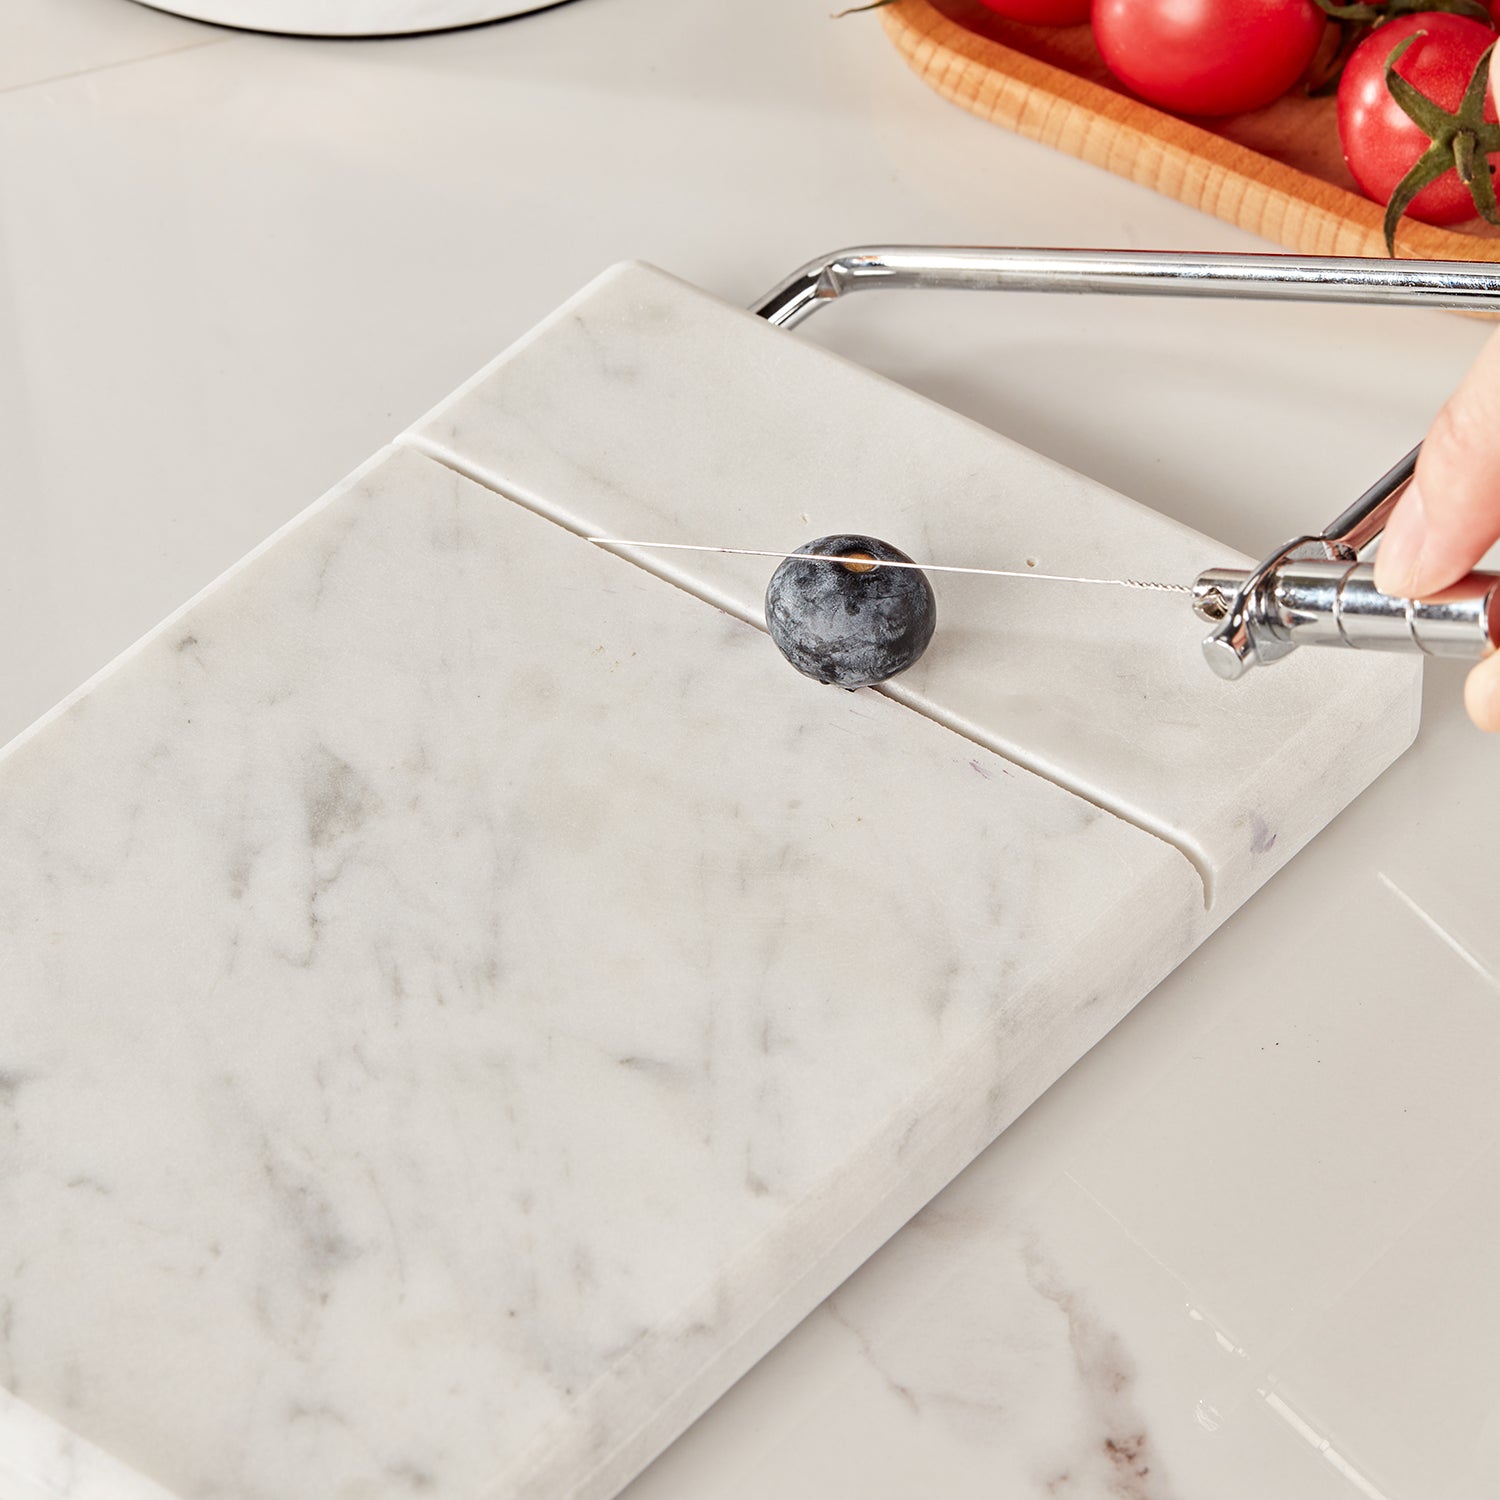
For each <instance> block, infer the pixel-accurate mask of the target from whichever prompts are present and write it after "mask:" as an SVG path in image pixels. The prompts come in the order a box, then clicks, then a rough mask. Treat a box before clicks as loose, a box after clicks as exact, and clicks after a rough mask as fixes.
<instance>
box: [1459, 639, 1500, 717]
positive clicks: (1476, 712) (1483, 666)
mask: <svg viewBox="0 0 1500 1500" xmlns="http://www.w3.org/2000/svg"><path fill="white" fill-rule="evenodd" d="M1464 707H1465V708H1467V709H1468V710H1469V717H1470V718H1471V719H1473V721H1474V722H1475V723H1476V724H1477V725H1478V726H1479V727H1480V728H1481V729H1484V730H1488V731H1489V733H1491V734H1500V651H1497V652H1496V653H1495V654H1494V655H1493V656H1491V657H1490V658H1489V659H1488V660H1487V661H1482V662H1480V663H1479V665H1478V666H1477V667H1475V668H1474V670H1473V671H1472V672H1470V673H1469V680H1468V681H1467V682H1466V683H1465V684H1464Z"/></svg>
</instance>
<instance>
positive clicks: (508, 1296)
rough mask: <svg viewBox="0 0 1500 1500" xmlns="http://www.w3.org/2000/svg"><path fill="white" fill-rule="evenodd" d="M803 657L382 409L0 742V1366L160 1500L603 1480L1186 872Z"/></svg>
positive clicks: (857, 1238) (882, 1217) (1088, 1014)
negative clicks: (324, 474)
mask: <svg viewBox="0 0 1500 1500" xmlns="http://www.w3.org/2000/svg"><path fill="white" fill-rule="evenodd" d="M797 687H798V682H797V680H796V679H794V678H792V677H791V676H790V674H789V673H788V671H787V669H786V667H785V666H784V664H783V663H782V662H781V661H780V659H779V657H777V656H776V655H775V653H774V652H773V651H771V650H770V649H769V648H768V646H767V643H766V641H765V638H764V637H763V636H762V635H761V633H760V632H759V631H757V630H755V629H754V628H752V627H750V626H748V625H746V624H744V623H743V622H741V621H738V620H735V619H733V618H732V617H730V616H727V615H724V614H721V613H719V612H718V611H715V610H711V609H708V608H706V607H705V606H704V605H703V604H702V603H701V602H699V601H698V600H696V599H693V598H691V597H690V596H688V595H687V594H685V593H683V592H682V591H681V590H678V589H675V588H672V587H670V586H668V585H666V584H664V583H663V582H661V581H660V580H658V579H656V578H653V577H651V576H649V575H647V574H646V573H644V572H643V571H641V570H639V569H637V568H635V567H633V566H631V565H629V564H628V563H625V562H623V561H621V560H620V559H617V558H613V557H609V556H607V555H605V554H604V553H601V552H599V551H597V550H595V549H593V548H591V547H589V546H588V545H587V544H585V543H583V542H581V541H579V540H578V539H577V538H575V537H573V536H570V535H568V534H567V533H566V532H565V531H563V530H562V529H560V528H559V527H557V526H555V525H553V524H552V523H550V522H548V521H545V520H543V519H541V518H539V517H537V516H535V515H532V514H530V513H528V512H526V511H525V510H523V509H522V508H520V507H518V506H515V505H511V504H509V503H507V502H505V501H503V500H500V499H498V498H497V497H496V496H494V495H493V494H491V493H489V492H488V491H485V490H482V489H480V488H479V487H478V486H476V485H474V484H472V483H470V482H469V481H467V480H464V479H462V478H461V477H459V476H457V475H455V474H454V473H452V472H451V471H450V470H448V469H445V468H443V467H441V466H439V465H438V464H436V463H434V462H432V461H431V460H430V459H428V458H426V457H425V456H422V455H420V454H418V453H416V452H414V451H412V450H409V449H398V450H396V451H394V452H393V453H391V454H390V455H388V456H386V457H383V458H381V459H380V460H379V461H377V462H376V463H374V464H373V465H371V466H370V467H369V468H367V469H366V470H365V471H364V472H363V473H362V474H361V475H360V476H358V477H357V478H356V479H355V480H353V481H352V482H351V483H350V484H348V485H347V486H345V487H343V488H341V489H340V490H339V491H337V492H336V493H335V494H334V495H332V496H331V497H329V498H328V499H326V500H325V501H323V502H321V503H320V504H319V505H318V506H316V507H315V508H314V509H313V510H312V511H311V512H309V513H307V514H306V515H305V516H304V518H303V519H302V520H301V521H299V522H298V523H296V524H295V525H294V526H293V528H291V529H290V530H289V531H287V532H286V533H284V534H283V535H282V536H281V537H280V538H279V539H277V540H276V541H275V542H274V543H273V544H272V545H271V546H270V547H269V548H268V549H267V550H265V551H264V552H262V553H261V554H260V555H259V556H258V557H256V558H255V559H254V560H253V561H252V562H251V563H249V564H248V565H247V566H245V567H243V568H241V569H240V570H239V571H237V572H236V573H235V574H234V575H233V576H232V577H230V578H229V579H227V580H225V581H224V582H222V583H221V584H220V585H219V586H217V587H216V588H215V589H214V590H212V591H211V592H210V593H209V594H207V595H206V596H204V597H203V598H201V599H200V600H198V601H197V602H196V603H195V604H193V605H192V606H191V607H189V608H188V609H187V610H186V611H185V612H184V613H182V614H181V615H179V616H177V617H175V618H174V619H173V620H172V621H170V622H169V623H168V624H167V625H166V626H165V627H163V628H162V629H161V630H159V631H158V632H157V633H156V634H155V635H153V636H152V637H151V638H150V639H149V640H147V641H146V642H144V643H143V644H142V645H141V647H140V648H139V649H137V650H136V651H134V652H133V653H132V654H131V655H130V656H129V658H128V659H127V660H125V661H123V662H121V663H120V664H118V665H117V666H116V667H115V668H114V669H113V670H112V671H110V672H109V673H107V674H106V675H105V676H104V677H103V678H102V679H100V680H98V681H97V682H95V683H94V684H93V686H92V687H91V688H90V689H89V690H88V691H87V692H85V693H84V694H83V695H81V696H80V697H79V698H77V699H76V700H75V701H74V702H73V703H72V704H71V705H70V706H68V707H67V708H66V709H65V710H64V711H63V712H61V713H60V714H58V715H56V716H54V717H53V718H51V719H50V720H49V721H47V722H45V723H44V724H43V725H42V726H40V727H39V728H38V729H36V730H35V731H34V732H32V733H31V734H29V735H28V736H26V737H25V738H24V739H23V740H22V741H21V742H19V743H18V744H17V745H16V747H15V748H13V749H12V750H11V751H10V753H9V754H8V756H7V757H6V759H5V761H4V763H3V770H0V910H3V911H4V912H5V913H6V914H7V920H6V922H5V924H4V930H3V934H0V976H3V985H4V990H5V1004H4V1006H3V1008H0V1039H3V1040H0V1057H3V1062H4V1077H5V1080H6V1085H7V1086H6V1088H5V1090H4V1095H3V1108H4V1112H3V1115H0V1124H3V1136H0V1139H3V1141H4V1155H3V1168H4V1170H3V1180H4V1183H5V1210H4V1221H3V1222H4V1223H5V1226H6V1230H5V1234H4V1238H3V1240H0V1255H3V1257H4V1259H5V1263H6V1264H5V1273H4V1280H5V1286H6V1313H5V1319H4V1328H5V1338H4V1341H3V1358H0V1378H3V1382H4V1384H5V1385H6V1386H7V1387H8V1389H9V1390H11V1391H12V1392H13V1393H14V1394H15V1395H16V1396H18V1397H19V1398H21V1400H23V1401H25V1402H26V1403H28V1404H29V1405H30V1406H31V1407H34V1408H36V1409H37V1410H39V1411H41V1412H42V1413H44V1414H46V1415H47V1416H49V1417H51V1418H53V1419H55V1420H56V1421H58V1422H60V1423H62V1424H63V1425H64V1426H65V1427H67V1428H69V1429H71V1430H73V1431H75V1432H77V1433H78V1434H79V1435H80V1436H81V1437H83V1438H84V1439H86V1440H88V1441H90V1442H92V1443H95V1444H97V1445H99V1446H100V1447H102V1448H104V1449H105V1450H107V1451H108V1452H109V1453H110V1454H112V1455H114V1456H115V1457H116V1458H118V1459H119V1460H120V1461H122V1462H123V1463H126V1464H128V1465H129V1466H130V1467H132V1468H133V1469H136V1470H138V1471H139V1472H140V1473H141V1474H142V1475H144V1476H146V1477H147V1478H149V1479H150V1480H152V1481H154V1482H156V1483H159V1484H161V1485H163V1486H165V1487H166V1488H167V1489H168V1490H170V1491H171V1492H172V1493H174V1494H176V1495H179V1496H183V1497H195V1500H197V1497H205V1496H219V1495H225V1496H227V1495H234V1496H236V1497H237V1500H261V1497H265V1500H270V1497H276V1500H293V1497H301V1496H307V1497H313V1496H318V1497H328V1496H354V1495H359V1496H380V1497H385V1496H398V1495H406V1494H411V1493H420V1492H431V1493H438V1494H443V1495H454V1496H458V1495H472V1496H478V1495H480V1494H485V1495H515V1496H522V1495H525V1496H540V1495H558V1494H579V1495H604V1494H608V1493H611V1492H612V1491H613V1490H614V1489H616V1488H618V1486H619V1485H620V1484H621V1483H622V1482H623V1481H624V1480H625V1479H626V1478H628V1477H629V1476H630V1474H631V1473H633V1472H634V1471H635V1470H636V1469H637V1468H639V1467H640V1466H641V1464H642V1463H644V1462H645V1461H646V1459H647V1458H649V1457H650V1456H651V1455H652V1454H653V1453H654V1452H655V1451H657V1450H658V1449H659V1448H660V1447H661V1446H663V1445H664V1444H665V1442H666V1441H667V1440H668V1438H670V1437H671V1436H672V1435H674V1434H675V1432H676V1431H677V1430H679V1429H680V1428H681V1427H682V1426H684V1425H686V1422H687V1421H688V1420H689V1418H690V1417H691V1416H692V1415H694V1414H695V1413H696V1411H697V1409H698V1408H699V1407H700V1406H702V1405H704V1404H706V1402H707V1401H708V1400H709V1399H711V1398H712V1396H714V1395H717V1394H718V1393H719V1391H720V1390H722V1389H723V1388H724V1387H725V1386H727V1384H728V1383H729V1382H730V1381H731V1380H732V1379H733V1378H734V1377H735V1376H736V1375H738V1374H740V1373H741V1372H742V1371H743V1369H744V1368H746V1367H748V1365H749V1364H750V1363H751V1362H752V1361H753V1360H754V1358H755V1357H756V1356H757V1355H759V1354H760V1353H762V1352H763V1351H764V1349H765V1348H766V1347H767V1346H768V1345H769V1344H770V1343H771V1342H772V1341H773V1340H774V1339H775V1338H776V1337H778V1336H779V1335H781V1334H782V1333H784V1332H785V1331H786V1330H787V1328H789V1327H790V1326H791V1325H792V1323H794V1322H795V1321H796V1320H797V1319H798V1318H799V1317H800V1316H802V1315H803V1314H804V1313H805V1312H806V1311H807V1310H808V1309H809V1308H810V1307H811V1306H813V1305H814V1304H815V1302H816V1301H817V1300H818V1298H819V1297H821V1296H822V1295H823V1294H824V1293H826V1292H827V1291H828V1290H829V1289H830V1288H831V1287H832V1286H834V1285H836V1284H837V1282H838V1281H839V1280H841V1279H842V1278H843V1276H845V1275H846V1274H847V1273H848V1272H849V1271H850V1270H852V1269H853V1267H854V1266H855V1265H856V1264H857V1263H858V1262H859V1261H860V1260H862V1259H863V1258H864V1257H865V1256H866V1255H867V1254H868V1253H869V1252H870V1250H872V1249H873V1248H874V1247H875V1246H876V1245H877V1244H878V1243H879V1242H880V1241H881V1240H882V1239H883V1238H885V1237H886V1236H887V1235H888V1234H889V1233H890V1232H891V1231H892V1230H893V1229H894V1228H895V1227H896V1226H897V1225H898V1224H899V1223H900V1222H902V1220H903V1219H905V1218H906V1217H907V1216H908V1215H909V1214H910V1213H911V1212H912V1211H913V1210H914V1209H915V1208H917V1207H918V1206H919V1205H920V1204H921V1202H922V1201H924V1200H925V1199H926V1198H927V1197H930V1196H931V1194H932V1192H933V1191H935V1190H936V1189H937V1187H939V1186H940V1185H941V1183H942V1182H943V1181H945V1180H946V1179H947V1178H948V1177H949V1176H951V1175H952V1173H953V1172H954V1171H955V1170H956V1169H957V1168H958V1167H959V1166H960V1165H961V1164H962V1163H963V1162H964V1161H965V1160H967V1159H968V1158H969V1157H971V1156H972V1155H973V1153H974V1152H975V1151H976V1150H977V1149H978V1148H979V1147H980V1146H981V1145H982V1144H983V1143H984V1142H985V1141H986V1140H987V1139H989V1138H990V1137H991V1136H992V1135H993V1134H994V1133H995V1131H996V1130H997V1129H998V1128H999V1127H1000V1126H1001V1125H1003V1124H1004V1123H1005V1121H1006V1120H1008V1119H1009V1118H1011V1117H1013V1116H1014V1115H1015V1114H1016V1113H1017V1112H1018V1111H1019V1110H1020V1109H1021V1108H1022V1107H1024V1105H1025V1104H1027V1103H1029V1102H1030V1100H1031V1099H1032V1098H1033V1097H1035V1095H1036V1094H1037V1093H1038V1092H1040V1090H1041V1089H1042V1088H1043V1087H1045V1085H1046V1084H1047V1083H1048V1082H1050V1081H1051V1080H1052V1078H1053V1077H1055V1076H1056V1075H1057V1073H1058V1072H1060V1071H1061V1070H1062V1068H1063V1067H1065V1066H1066V1065H1067V1063H1068V1062H1070V1061H1071V1060H1072V1058H1073V1057H1074V1056H1076V1055H1077V1053H1078V1052H1079V1051H1081V1050H1082V1049H1083V1048H1084V1047H1085V1046H1086V1045H1087V1044H1088V1043H1089V1042H1090V1041H1091V1040H1093V1039H1094V1037H1095V1036H1096V1035H1097V1034H1098V1033H1100V1032H1101V1031H1102V1030H1104V1029H1106V1028H1107V1027H1108V1026H1109V1025H1110V1024H1111V1023H1112V1021H1114V1020H1115V1019H1117V1018H1118V1017H1119V1015H1120V1014H1122V1013H1123V1011H1124V1010H1126V1009H1127V1008H1128V1007H1129V1006H1130V1005H1131V1004H1132V1003H1133V1002H1134V1001H1135V1000H1136V999H1137V998H1138V997H1139V996H1140V994H1141V993H1143V992H1144V991H1145V990H1146V989H1148V988H1149V987H1150V986H1151V985H1152V984H1153V983H1154V982H1155V981H1156V980H1157V979H1158V978H1159V977H1160V976H1161V975H1162V974H1163V973H1164V972H1165V971H1166V970H1167V969H1168V968H1170V967H1171V965H1172V964H1173V963H1174V962H1175V961H1176V960H1177V959H1178V958H1179V957H1180V956H1181V955H1182V954H1183V953H1184V952H1185V951H1186V949H1187V948H1188V947H1189V946H1190V945H1191V942H1192V937H1193V932H1194V923H1195V918H1196V916H1197V915H1198V914H1199V908H1200V900H1199V896H1198V892H1197V884H1196V879H1195V877H1194V875H1193V872H1192V871H1191V869H1190V868H1189V867H1188V866H1187V864H1186V863H1185V862H1184V861H1183V860H1182V859H1181V858H1180V857H1179V856H1178V855H1177V853H1176V852H1175V851H1174V850H1173V849H1171V848H1170V847H1169V846H1168V845H1166V844H1164V843H1162V842H1161V841H1160V840H1157V839H1154V838H1152V837H1150V836H1149V835H1147V834H1145V833H1143V832H1141V831H1140V830H1138V829H1136V828H1133V827H1131V826H1130V825H1128V824H1126V823H1124V822H1122V821H1121V820H1119V819H1116V818H1113V817H1111V816H1109V815H1108V814H1105V813H1103V812H1101V811H1100V810H1098V809H1096V808H1094V807H1092V806H1090V805H1089V804H1087V803H1085V802H1082V801H1081V800H1080V799H1078V798H1076V797H1073V796H1071V795H1069V794H1067V793H1065V792H1063V791H1061V790H1060V789H1058V788H1056V787H1054V786H1052V785H1050V784H1049V783H1047V782H1046V781H1044V780H1042V779H1040V778H1038V777H1035V776H1033V775H1031V774H1029V773H1027V772H1025V771H1024V770H1022V769H1020V768H1018V767H1014V766H1011V765H1008V764H1006V763H1005V762H1003V761H1001V760H999V759H998V758H996V757H994V756H992V755H990V754H988V753H986V752H983V751H980V750H978V749H977V748H976V747H975V746H973V745H972V744H970V743H968V742H967V741H964V740H962V739H960V738H958V737H957V736H955V735H953V734H952V733H951V732H950V731H948V730H947V729H945V728H943V727H942V726H940V725H937V724H934V723H932V722H931V721H930V720H928V719H926V718H924V717H922V716H921V715H918V714H915V713H913V712H911V711H910V710H909V709H907V708H906V707H904V706H903V705H901V704H898V703H894V702H892V701H890V700H888V699H885V698H882V697H880V696H879V695H876V694H858V695H846V694H843V693H817V694H808V693H803V692H801V691H798V690H796V689H797ZM789 689H792V690H791V691H789ZM3 1420H4V1417H3V1414H0V1422H3ZM0 1431H3V1428H0ZM0 1447H3V1443H0Z"/></svg>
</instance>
